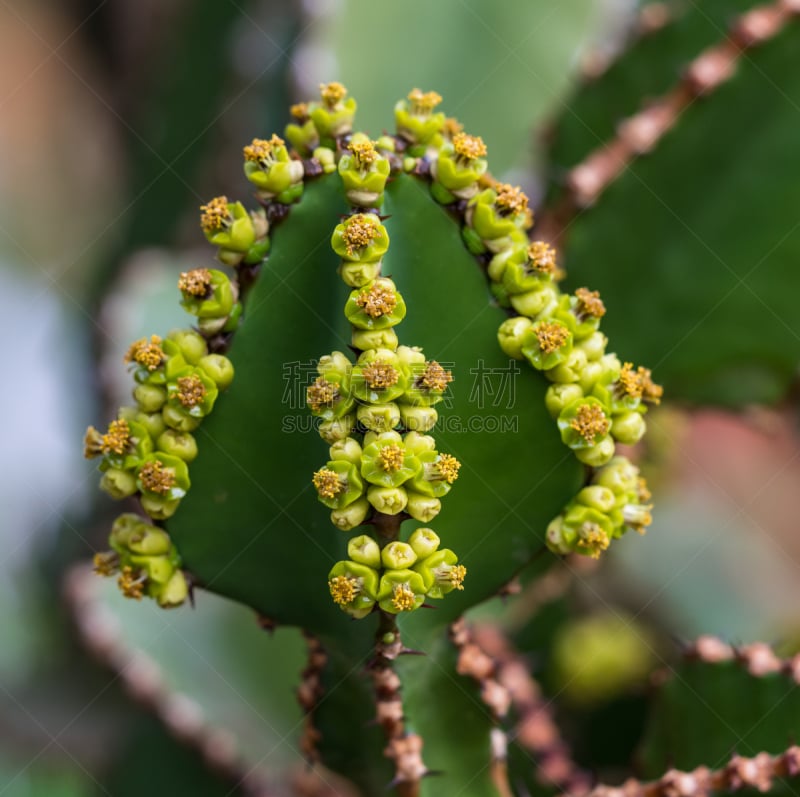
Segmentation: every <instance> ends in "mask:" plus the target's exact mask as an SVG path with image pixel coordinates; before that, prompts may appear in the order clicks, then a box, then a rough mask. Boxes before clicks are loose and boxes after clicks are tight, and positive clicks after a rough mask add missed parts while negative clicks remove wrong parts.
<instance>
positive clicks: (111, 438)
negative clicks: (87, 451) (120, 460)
mask: <svg viewBox="0 0 800 797" xmlns="http://www.w3.org/2000/svg"><path fill="white" fill-rule="evenodd" d="M130 445H131V428H130V426H128V422H127V421H126V420H125V419H123V418H118V419H117V420H116V421H111V423H110V424H109V425H108V432H106V434H104V435H103V453H104V454H119V455H122V454H124V453H125V452H126V451H127V450H128V449H129V448H130Z"/></svg>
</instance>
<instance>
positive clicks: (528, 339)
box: [522, 321, 572, 371]
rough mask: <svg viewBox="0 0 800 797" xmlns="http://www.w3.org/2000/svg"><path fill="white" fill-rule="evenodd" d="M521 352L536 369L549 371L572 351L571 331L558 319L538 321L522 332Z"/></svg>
mask: <svg viewBox="0 0 800 797" xmlns="http://www.w3.org/2000/svg"><path fill="white" fill-rule="evenodd" d="M522 353H523V354H524V355H525V357H526V359H527V360H528V362H529V363H530V364H531V365H532V366H533V367H534V368H536V369H537V370H538V371H549V370H550V369H551V368H555V367H556V366H557V365H561V363H563V362H564V361H565V360H566V359H567V357H569V355H570V354H571V353H572V333H571V332H570V331H569V329H568V328H567V327H566V326H565V325H564V324H562V323H561V322H560V321H538V322H537V323H535V324H534V325H533V326H532V327H531V328H530V329H528V330H527V331H526V332H525V333H524V335H523V338H522Z"/></svg>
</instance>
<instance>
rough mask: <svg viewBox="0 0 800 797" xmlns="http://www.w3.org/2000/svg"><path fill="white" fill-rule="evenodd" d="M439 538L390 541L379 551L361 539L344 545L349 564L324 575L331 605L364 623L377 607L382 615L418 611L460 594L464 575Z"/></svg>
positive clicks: (426, 533) (421, 535) (425, 535)
mask: <svg viewBox="0 0 800 797" xmlns="http://www.w3.org/2000/svg"><path fill="white" fill-rule="evenodd" d="M439 543H440V540H439V536H438V535H437V534H436V533H435V532H434V531H432V530H431V529H428V528H419V529H416V531H414V532H413V533H412V534H411V536H410V537H409V539H408V542H399V541H393V542H390V543H388V544H386V545H385V546H384V547H383V550H381V548H380V546H379V545H378V543H377V542H376V541H375V540H374V539H373V538H372V537H369V536H367V535H366V534H362V535H360V536H358V537H353V538H352V539H351V540H350V542H349V543H348V545H347V556H348V559H347V560H345V561H342V562H337V563H336V564H335V565H334V567H333V569H332V570H331V572H330V574H329V575H328V588H329V589H330V593H331V597H332V598H333V600H334V602H335V603H336V604H337V605H339V606H340V607H341V608H342V610H343V611H345V612H347V613H348V614H349V615H351V616H352V617H356V618H361V617H366V615H368V614H369V613H370V612H371V611H372V610H373V609H374V608H375V604H377V605H378V608H380V609H381V610H382V611H384V612H389V613H390V614H399V613H400V612H408V611H413V610H414V609H418V608H419V607H420V606H422V604H423V603H424V602H425V598H426V597H428V598H443V597H444V596H445V595H446V594H447V593H448V592H452V591H453V590H462V589H464V586H463V582H464V577H465V576H466V574H467V570H466V568H465V567H464V565H460V564H458V558H457V557H456V555H455V554H454V553H453V552H452V551H451V550H450V549H449V548H439Z"/></svg>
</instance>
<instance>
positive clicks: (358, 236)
mask: <svg viewBox="0 0 800 797" xmlns="http://www.w3.org/2000/svg"><path fill="white" fill-rule="evenodd" d="M379 233H380V229H379V226H378V222H377V221H375V217H374V216H372V215H367V214H363V213H359V214H357V215H355V216H351V217H350V218H349V219H348V220H347V221H346V222H345V223H344V232H343V233H342V238H343V239H344V243H345V246H346V247H347V254H348V255H352V254H353V253H354V252H355V251H356V250H357V249H364V248H366V247H367V246H369V245H370V244H371V243H372V242H373V241H374V240H375V239H376V238H377V237H378V234H379Z"/></svg>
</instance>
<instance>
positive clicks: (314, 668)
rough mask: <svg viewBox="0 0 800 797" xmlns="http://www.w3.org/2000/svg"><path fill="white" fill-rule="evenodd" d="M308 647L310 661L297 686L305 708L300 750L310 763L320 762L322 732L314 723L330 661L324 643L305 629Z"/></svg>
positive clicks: (299, 699)
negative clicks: (324, 671) (324, 676)
mask: <svg viewBox="0 0 800 797" xmlns="http://www.w3.org/2000/svg"><path fill="white" fill-rule="evenodd" d="M303 637H304V638H305V640H306V645H307V648H308V662H307V664H306V667H305V669H304V670H303V672H302V673H301V674H300V678H301V680H300V686H299V687H298V688H297V702H298V703H300V707H301V708H302V709H303V715H304V716H303V734H302V736H301V737H300V750H301V751H302V753H303V755H304V756H305V757H306V760H307V761H308V762H309V763H310V764H316V763H318V762H319V752H318V751H317V742H319V740H320V738H321V734H320V732H319V731H318V730H317V728H316V726H315V725H314V710H315V709H316V707H317V706H318V705H319V701H320V699H321V698H322V696H323V694H324V693H325V692H324V689H323V686H322V672H323V670H324V669H325V665H326V664H327V662H328V656H327V654H326V653H325V649H324V648H323V647H322V643H321V642H320V641H319V640H318V639H317V638H316V637H315V636H314V635H313V634H310V633H309V632H308V631H303Z"/></svg>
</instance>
